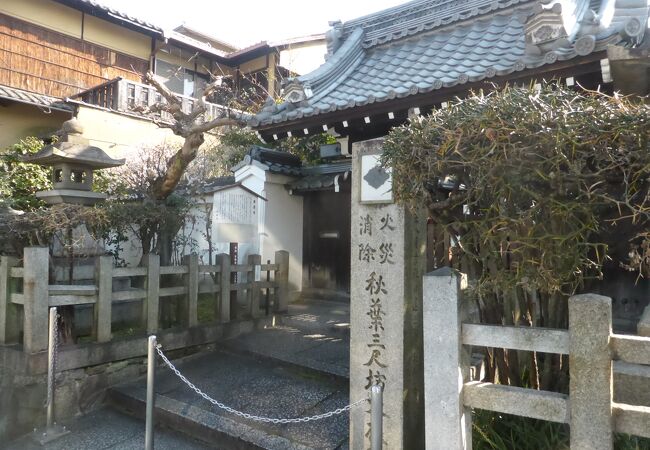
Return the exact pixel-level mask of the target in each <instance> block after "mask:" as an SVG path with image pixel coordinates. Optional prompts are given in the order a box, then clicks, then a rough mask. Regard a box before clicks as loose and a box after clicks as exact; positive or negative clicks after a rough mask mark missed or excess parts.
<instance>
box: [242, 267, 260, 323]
mask: <svg viewBox="0 0 650 450" xmlns="http://www.w3.org/2000/svg"><path fill="white" fill-rule="evenodd" d="M248 264H249V265H251V266H253V267H252V268H251V270H249V271H248V273H247V274H246V282H247V283H249V284H250V288H248V305H249V306H250V314H251V317H252V318H253V319H255V318H257V317H259V315H260V288H259V286H258V283H257V282H256V281H255V267H257V266H259V265H260V264H262V256H261V255H248Z"/></svg>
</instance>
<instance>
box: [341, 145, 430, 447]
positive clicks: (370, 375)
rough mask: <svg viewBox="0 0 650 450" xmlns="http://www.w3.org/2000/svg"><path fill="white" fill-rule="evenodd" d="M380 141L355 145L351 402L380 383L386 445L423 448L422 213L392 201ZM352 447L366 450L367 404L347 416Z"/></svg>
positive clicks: (368, 439) (368, 424)
mask: <svg viewBox="0 0 650 450" xmlns="http://www.w3.org/2000/svg"><path fill="white" fill-rule="evenodd" d="M382 146H383V139H374V140H370V141H364V142H358V143H355V144H353V146H352V152H353V155H352V160H353V162H352V274H351V286H350V287H351V292H350V302H351V305H350V330H351V331H350V400H351V401H356V400H358V399H359V398H363V397H364V396H366V395H367V392H368V389H369V387H370V386H371V385H372V384H381V385H383V386H384V424H383V429H384V448H389V449H391V450H400V449H415V448H424V403H423V398H424V395H423V392H424V391H423V356H422V276H423V275H424V271H425V268H426V259H425V246H426V216H424V215H422V214H419V213H418V212H415V211H411V210H409V209H407V208H405V207H403V206H400V205H397V204H395V203H394V201H393V196H392V178H391V171H390V169H383V168H382V167H381V166H380V164H379V157H380V155H381V152H382ZM350 448H352V449H353V450H361V449H367V448H370V407H369V406H367V407H364V408H356V409H354V410H352V412H351V414H350Z"/></svg>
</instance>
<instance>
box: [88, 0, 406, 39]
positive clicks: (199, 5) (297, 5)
mask: <svg viewBox="0 0 650 450" xmlns="http://www.w3.org/2000/svg"><path fill="white" fill-rule="evenodd" d="M96 1H97V3H101V4H104V5H106V6H110V7H112V8H114V9H116V10H118V11H120V12H124V13H127V14H129V15H131V16H134V17H137V18H139V19H143V20H146V21H148V22H150V23H153V24H155V25H158V26H160V27H161V28H163V29H172V28H174V27H176V26H178V25H181V24H182V23H185V24H186V25H187V26H189V27H192V28H195V29H197V30H200V31H203V32H205V33H207V34H210V35H212V36H214V37H215V38H217V39H220V40H222V41H225V42H228V43H230V44H233V45H235V46H237V47H245V46H248V45H251V44H255V43H257V42H260V41H276V40H281V39H286V38H290V37H298V36H305V35H309V34H316V33H323V32H325V31H327V30H328V28H329V26H328V22H329V21H333V20H342V21H346V20H350V19H353V18H356V17H360V16H363V15H366V14H370V13H373V12H376V11H380V10H382V9H385V8H390V7H392V6H395V5H399V4H401V3H405V1H406V0H320V1H314V0H283V1H282V2H275V1H270V0H266V1H260V0H243V1H233V0H211V1H210V0H96Z"/></svg>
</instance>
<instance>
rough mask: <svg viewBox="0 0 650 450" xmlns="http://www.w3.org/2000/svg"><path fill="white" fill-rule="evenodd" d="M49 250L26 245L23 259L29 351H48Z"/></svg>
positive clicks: (25, 327) (26, 334) (26, 342)
mask: <svg viewBox="0 0 650 450" xmlns="http://www.w3.org/2000/svg"><path fill="white" fill-rule="evenodd" d="M49 259H50V258H49V250H48V248H47V247H26V248H25V254H24V258H23V298H24V305H23V306H24V311H25V323H24V326H23V332H24V335H23V347H24V349H25V352H27V353H36V352H40V351H44V350H47V340H48V331H47V330H48V320H49V319H48V316H49V310H48V305H49V291H48V286H49Z"/></svg>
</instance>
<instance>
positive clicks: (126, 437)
mask: <svg viewBox="0 0 650 450" xmlns="http://www.w3.org/2000/svg"><path fill="white" fill-rule="evenodd" d="M66 425H67V428H68V429H69V430H70V434H67V435H65V436H63V437H61V438H59V439H57V440H55V441H53V442H50V443H48V444H45V445H44V446H40V445H39V444H37V443H36V442H35V441H33V440H32V438H31V436H24V437H22V438H20V439H18V440H16V441H14V442H11V443H9V444H7V445H6V446H4V447H3V446H2V445H0V448H3V449H6V450H32V449H33V450H36V449H41V450H42V449H45V450H95V449H111V450H118V449H119V450H126V449H142V448H144V422H143V421H141V420H138V419H135V418H132V417H129V416H125V415H122V414H119V413H117V412H116V411H114V410H112V409H110V408H103V409H100V410H96V411H93V412H92V413H89V414H87V415H85V416H83V417H81V418H79V419H76V420H73V421H71V422H68V423H67V424H66ZM154 439H155V445H156V450H162V449H169V450H172V449H174V450H178V449H188V450H198V449H204V448H212V447H209V446H206V445H205V444H201V443H199V442H197V441H194V440H193V439H190V438H187V437H185V436H182V435H180V434H178V433H175V432H173V431H170V430H160V429H157V430H156V431H155V437H154Z"/></svg>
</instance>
